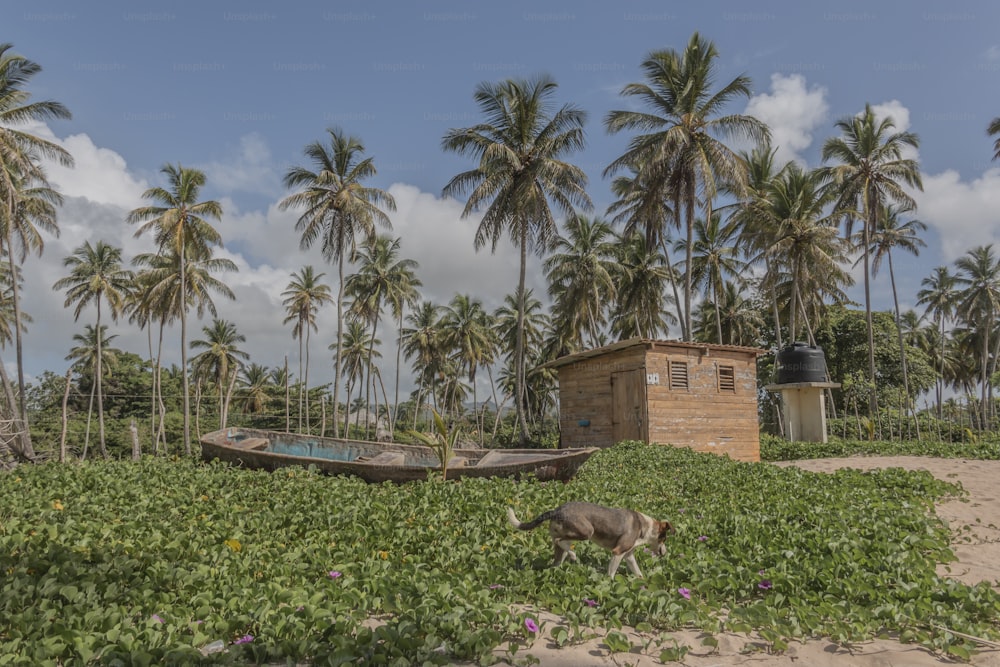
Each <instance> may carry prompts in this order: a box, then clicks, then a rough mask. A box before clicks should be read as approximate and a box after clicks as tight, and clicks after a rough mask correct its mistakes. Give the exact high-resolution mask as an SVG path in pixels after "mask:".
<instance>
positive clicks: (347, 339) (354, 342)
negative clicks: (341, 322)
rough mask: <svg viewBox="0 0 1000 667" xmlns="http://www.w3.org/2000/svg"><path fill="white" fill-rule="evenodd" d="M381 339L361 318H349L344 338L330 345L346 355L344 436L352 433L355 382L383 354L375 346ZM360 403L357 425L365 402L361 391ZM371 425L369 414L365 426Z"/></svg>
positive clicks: (362, 377) (342, 369) (360, 378)
mask: <svg viewBox="0 0 1000 667" xmlns="http://www.w3.org/2000/svg"><path fill="white" fill-rule="evenodd" d="M379 343H380V341H379V340H378V339H376V338H375V337H374V335H373V334H370V333H369V332H368V329H367V327H366V326H365V323H364V322H362V321H361V320H360V319H353V318H352V319H349V320H348V322H347V330H346V331H345V332H344V340H343V341H340V340H337V341H334V342H333V343H332V344H331V345H330V349H331V350H334V349H340V350H342V353H343V355H344V358H343V362H344V364H343V367H342V368H341V372H342V373H343V374H344V378H345V379H346V380H347V402H348V409H347V410H346V413H347V414H345V415H344V436H345V437H347V436H349V435H350V432H349V428H348V427H349V424H350V422H349V419H350V416H351V410H350V399H351V390H352V389H353V388H354V385H355V383H357V382H358V381H359V380H363V379H364V377H365V373H366V372H368V371H369V370H370V369H371V366H372V364H373V363H374V361H375V359H377V358H378V357H380V356H381V353H379V352H378V351H377V350H375V346H376V345H378V344H379ZM358 399H359V405H358V407H357V409H356V410H355V414H356V420H355V425H356V426H357V420H359V419H360V413H361V408H362V406H364V403H362V402H361V400H360V399H361V392H360V391H359V392H358ZM368 426H369V423H368V415H367V414H366V415H365V427H366V429H367V427H368Z"/></svg>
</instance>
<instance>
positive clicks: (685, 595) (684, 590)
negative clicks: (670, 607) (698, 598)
mask: <svg viewBox="0 0 1000 667" xmlns="http://www.w3.org/2000/svg"><path fill="white" fill-rule="evenodd" d="M677 592H678V593H680V594H681V597H682V598H684V599H685V600H690V599H691V589H689V588H678V589H677Z"/></svg>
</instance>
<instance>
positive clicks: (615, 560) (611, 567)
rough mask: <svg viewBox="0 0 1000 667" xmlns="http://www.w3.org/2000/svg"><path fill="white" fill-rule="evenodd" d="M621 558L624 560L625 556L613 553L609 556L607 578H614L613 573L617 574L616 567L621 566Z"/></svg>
mask: <svg viewBox="0 0 1000 667" xmlns="http://www.w3.org/2000/svg"><path fill="white" fill-rule="evenodd" d="M612 553H613V552H612ZM622 558H625V554H616V553H613V555H612V556H611V562H610V563H608V576H609V577H612V578H614V576H615V573H616V572H618V566H619V565H621V564H622Z"/></svg>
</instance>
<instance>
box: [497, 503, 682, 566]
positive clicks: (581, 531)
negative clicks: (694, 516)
mask: <svg viewBox="0 0 1000 667" xmlns="http://www.w3.org/2000/svg"><path fill="white" fill-rule="evenodd" d="M507 519H508V520H509V521H510V523H511V525H513V526H514V527H515V528H517V529H519V530H531V529H533V528H537V527H538V526H539V525H541V524H542V523H544V522H546V521H548V522H549V535H551V536H552V545H553V547H554V548H555V560H554V562H553V567H554V566H556V565H561V564H562V563H563V561H565V560H566V557H567V556H569V559H570V560H572V561H574V562H575V561H576V554H575V553H573V551H572V548H573V542H574V541H575V540H590V541H591V542H593V543H594V544H597V545H599V546H601V547H604V548H605V549H608V550H609V551H610V552H611V562H610V563H609V564H608V576H609V577H612V578H613V577H614V576H615V573H616V572H618V567H619V566H620V565H621V562H622V561H623V560H624V561H625V563H626V564H627V565H628V568H629V570H631V571H632V574H634V575H635V576H637V577H640V578H641V577H642V571H641V570H640V569H639V564H638V563H636V562H635V550H636V548H637V547H640V546H642V545H650V546H652V547H654V548H653V553H654V554H655V555H657V556H663V555H664V554H665V553H666V552H667V547H666V545H665V544H664V543H663V542H664V540H666V539H667V535H668V534H671V535H672V534H674V532H675V531H674V527H673V525H672V524H671V523H670V522H669V521H657V520H656V519H653V518H651V517H649V516H646V515H645V514H643V513H642V512H636V511H635V510H626V509H617V508H613V507H604V506H602V505H595V504H593V503H581V502H572V503H566V504H564V505H560V506H559V507H557V508H555V509H554V510H549V511H548V512H543V513H542V514H540V515H538V516H537V517H536V518H534V519H533V520H531V521H528V522H526V523H521V522H520V521H519V520H518V518H517V515H515V514H514V509H513V508H512V507H508V508H507Z"/></svg>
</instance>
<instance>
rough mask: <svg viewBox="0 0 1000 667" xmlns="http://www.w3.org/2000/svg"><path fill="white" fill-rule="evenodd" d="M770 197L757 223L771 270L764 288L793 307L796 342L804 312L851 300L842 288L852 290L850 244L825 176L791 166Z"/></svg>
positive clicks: (779, 177)
mask: <svg viewBox="0 0 1000 667" xmlns="http://www.w3.org/2000/svg"><path fill="white" fill-rule="evenodd" d="M766 191H767V197H766V199H765V200H764V201H763V202H762V203H761V208H760V211H759V214H758V215H759V221H758V223H759V224H760V225H761V226H762V227H763V226H764V225H766V227H767V230H766V231H763V230H761V231H760V233H759V236H758V238H757V242H758V243H759V244H761V245H762V246H763V249H762V251H761V254H762V256H763V257H766V258H767V265H768V267H769V270H768V272H767V274H765V276H764V284H765V285H766V286H768V287H770V288H771V289H772V290H773V291H774V292H775V294H776V296H777V299H778V301H779V303H786V304H788V315H787V317H788V319H787V322H788V336H789V341H790V342H794V341H795V340H797V338H798V333H799V314H800V312H801V313H809V312H813V313H816V312H818V310H819V308H820V306H821V305H822V303H823V297H824V295H830V296H833V297H834V299H833V300H834V301H842V300H843V299H845V298H846V295H844V294H843V292H842V290H841V287H840V286H841V285H849V284H851V277H850V274H848V273H847V272H846V271H845V270H844V269H843V268H842V267H843V264H844V263H845V261H846V259H847V249H848V244H847V242H846V241H845V240H844V239H843V238H842V237H841V236H840V234H839V231H838V223H839V217H838V216H837V215H836V214H834V213H831V212H830V211H829V204H830V203H831V202H832V201H833V198H834V196H835V195H834V192H833V190H831V189H830V188H828V187H825V186H824V185H823V181H822V174H821V173H820V172H818V171H816V170H806V169H803V168H801V167H800V166H798V165H797V164H795V163H789V164H787V165H786V166H785V168H784V169H782V170H781V172H779V173H778V174H777V175H776V176H775V177H774V179H772V181H771V183H770V184H769V185H768V186H767V189H766ZM765 221H766V222H765ZM764 244H766V245H764ZM805 324H806V325H807V326H808V321H807V322H806V323H805Z"/></svg>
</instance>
